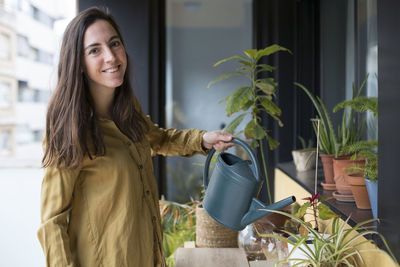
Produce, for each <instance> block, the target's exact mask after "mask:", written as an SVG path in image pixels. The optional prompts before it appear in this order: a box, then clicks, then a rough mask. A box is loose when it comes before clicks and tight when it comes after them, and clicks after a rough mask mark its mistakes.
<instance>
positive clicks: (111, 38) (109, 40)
mask: <svg viewBox="0 0 400 267" xmlns="http://www.w3.org/2000/svg"><path fill="white" fill-rule="evenodd" d="M114 39H120V37H119V36H118V35H113V36H111V37H110V39H108V43H109V42H111V41H112V40H114ZM98 45H100V43H92V44H90V45H88V46H86V47H85V50H87V49H88V48H90V47H93V46H98Z"/></svg>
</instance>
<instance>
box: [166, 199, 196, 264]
mask: <svg viewBox="0 0 400 267" xmlns="http://www.w3.org/2000/svg"><path fill="white" fill-rule="evenodd" d="M159 203H160V214H161V223H162V227H163V248H164V253H165V258H166V263H167V266H168V267H173V266H175V252H176V250H177V249H178V248H179V247H183V245H184V242H186V241H194V240H195V233H196V232H195V229H196V218H195V216H194V211H195V206H196V203H188V204H179V203H177V202H172V201H167V200H165V199H161V200H160V202H159Z"/></svg>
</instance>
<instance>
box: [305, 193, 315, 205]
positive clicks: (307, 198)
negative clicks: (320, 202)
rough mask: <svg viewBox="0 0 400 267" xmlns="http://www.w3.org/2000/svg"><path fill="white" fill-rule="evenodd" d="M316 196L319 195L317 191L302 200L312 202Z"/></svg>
mask: <svg viewBox="0 0 400 267" xmlns="http://www.w3.org/2000/svg"><path fill="white" fill-rule="evenodd" d="M318 197H319V193H316V194H315V195H312V196H311V197H306V198H303V200H309V201H310V202H311V203H313V202H314V201H315V200H316V199H317V198H318Z"/></svg>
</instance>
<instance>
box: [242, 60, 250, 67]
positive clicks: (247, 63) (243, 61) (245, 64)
mask: <svg viewBox="0 0 400 267" xmlns="http://www.w3.org/2000/svg"><path fill="white" fill-rule="evenodd" d="M239 63H241V64H243V65H244V66H248V67H252V66H253V64H252V63H251V62H250V61H248V60H246V59H244V60H239Z"/></svg>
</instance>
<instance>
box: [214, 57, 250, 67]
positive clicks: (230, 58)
mask: <svg viewBox="0 0 400 267" xmlns="http://www.w3.org/2000/svg"><path fill="white" fill-rule="evenodd" d="M232 59H240V60H242V61H244V62H249V63H250V64H251V62H250V61H248V60H247V58H245V57H241V56H232V57H228V58H224V59H221V60H220V61H218V62H217V63H215V64H214V67H216V66H218V65H220V64H221V63H224V62H226V61H229V60H232Z"/></svg>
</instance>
